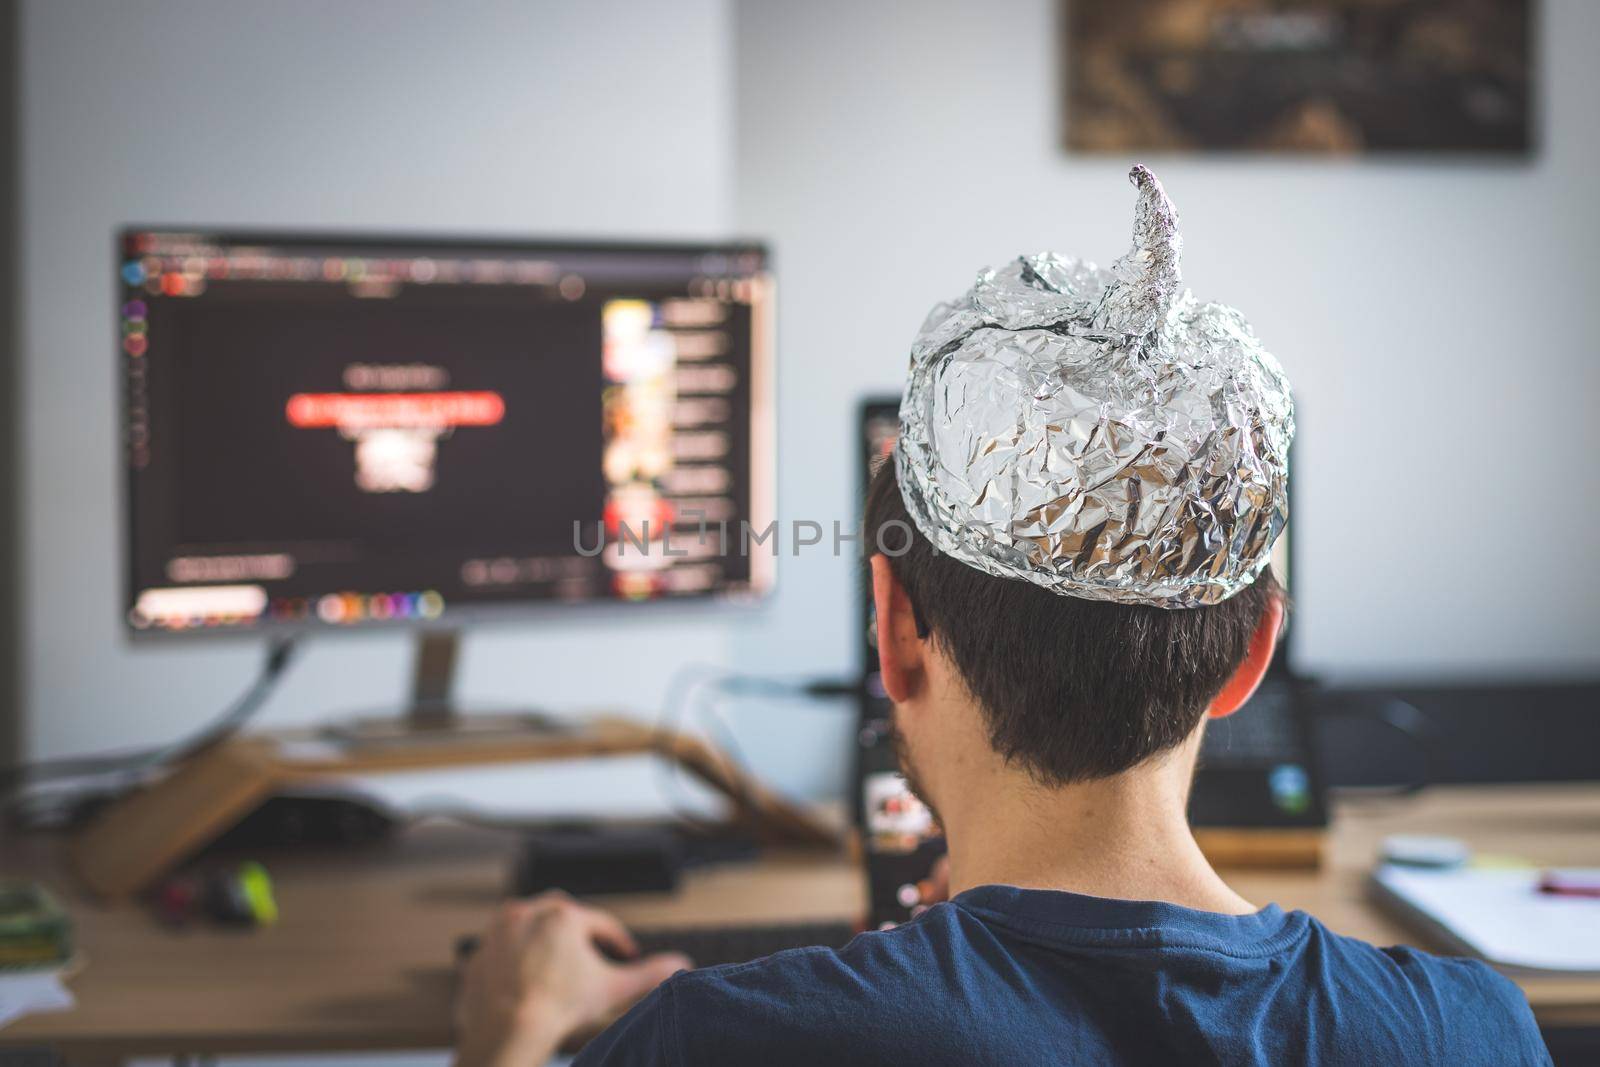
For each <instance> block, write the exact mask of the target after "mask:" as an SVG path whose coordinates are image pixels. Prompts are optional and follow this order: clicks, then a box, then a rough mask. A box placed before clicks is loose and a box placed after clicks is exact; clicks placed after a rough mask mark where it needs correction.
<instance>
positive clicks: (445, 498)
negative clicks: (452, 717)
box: [117, 229, 772, 632]
mask: <svg viewBox="0 0 1600 1067" xmlns="http://www.w3.org/2000/svg"><path fill="white" fill-rule="evenodd" d="M118 252H119V258H118V264H117V266H118V270H119V272H120V282H121V287H120V290H121V291H120V300H119V307H118V318H119V323H120V334H119V342H118V343H119V352H118V358H119V361H120V363H121V366H122V367H123V369H124V382H125V388H124V391H123V396H124V404H125V411H124V421H125V431H126V449H125V455H126V469H127V493H126V523H127V527H126V528H127V535H128V548H127V575H128V581H127V592H126V599H125V603H124V605H123V608H124V612H125V617H126V619H127V622H128V625H129V626H130V627H132V628H133V629H134V630H136V631H151V632H170V631H195V630H217V629H251V628H258V627H267V626H274V625H304V626H349V625H354V624H367V623H405V622H412V621H417V620H423V621H427V620H433V619H437V618H440V617H441V616H444V615H446V614H449V615H450V616H451V617H454V616H455V615H456V614H459V613H462V612H465V611H468V610H469V609H480V608H494V607H512V606H526V605H528V604H529V603H535V602H556V601H561V602H573V601H598V600H620V601H629V602H632V601H645V600H655V599H663V598H684V597H707V596H716V595H748V594H752V593H759V592H761V591H763V590H764V589H765V588H766V587H767V585H768V584H769V582H770V574H769V566H764V565H763V564H764V563H766V564H768V565H770V559H766V558H765V557H764V556H763V554H761V553H749V554H741V553H736V552H735V553H729V552H724V551H721V545H720V544H719V542H718V540H717V538H715V537H711V538H708V537H706V536H705V535H704V534H705V530H706V524H707V523H712V524H718V523H733V524H738V523H741V522H750V523H751V524H752V525H754V526H755V527H756V528H761V527H763V526H764V525H765V524H766V523H767V522H768V521H769V520H770V515H771V509H772V499H771V496H772V474H771V455H770V439H771V415H770V411H771V409H770V400H769V397H768V395H767V391H768V388H769V385H770V381H769V379H768V375H769V368H768V359H769V356H770V344H769V341H768V338H769V337H770V331H771V290H772V286H771V278H770V275H769V273H768V269H767V257H766V254H765V252H764V251H763V249H762V248H760V247H759V246H754V245H729V246H710V245H706V246H687V245H675V246H667V245H621V244H616V245H599V244H513V243H502V242H483V241H460V242H447V241H435V240H420V239H414V238H349V237H315V236H294V237H289V236H283V235H263V234H216V233H192V232H176V231H167V230H150V229H138V230H130V231H127V232H125V233H124V234H123V235H122V237H121V240H120V244H119V248H118ZM696 533H698V536H696ZM665 538H676V540H675V541H674V542H673V543H671V544H670V550H669V551H663V550H662V542H663V539H665Z"/></svg>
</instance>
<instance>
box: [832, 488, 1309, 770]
mask: <svg viewBox="0 0 1600 1067" xmlns="http://www.w3.org/2000/svg"><path fill="white" fill-rule="evenodd" d="M864 533H865V537H864V539H863V541H864V544H866V545H867V546H868V547H867V550H868V551H869V552H877V551H883V552H884V553H885V554H886V555H887V556H888V557H889V562H890V567H891V568H892V570H893V571H894V575H895V577H896V578H897V579H899V581H900V584H901V585H902V586H904V587H905V590H906V593H907V595H908V596H909V597H910V599H911V603H912V605H913V607H914V608H915V610H916V613H917V617H918V625H919V627H920V628H923V629H924V630H925V631H926V633H927V636H928V639H929V640H933V641H937V642H939V646H940V648H941V649H942V650H943V651H944V653H945V654H946V655H947V656H949V657H950V659H951V661H952V662H953V663H954V664H955V667H956V669H957V671H959V672H960V674H961V677H962V679H963V680H964V681H965V682H966V684H967V688H968V689H969V690H971V693H972V695H973V696H974V697H975V698H976V700H977V702H978V704H979V706H980V707H981V708H982V709H983V713H984V715H985V717H986V718H987V720H988V726H989V740H990V743H991V744H993V745H994V748H995V750H996V751H997V752H999V753H1000V754H1001V755H1002V756H1004V757H1005V758H1006V759H1007V760H1008V761H1011V762H1012V763H1014V764H1016V765H1018V766H1021V767H1023V768H1026V769H1027V770H1028V771H1029V772H1030V773H1032V774H1033V776H1034V777H1035V778H1037V779H1038V780H1039V781H1041V782H1043V783H1045V784H1047V785H1062V784H1066V783H1068V782H1079V781H1085V780H1088V779H1094V778H1104V777H1108V776H1110V775H1113V774H1118V773H1120V772H1122V771H1125V770H1127V769H1129V768H1130V767H1134V766H1137V765H1138V764H1140V763H1142V762H1144V761H1145V760H1147V759H1150V758H1151V757H1152V756H1155V755H1157V754H1159V753H1161V752H1165V751H1167V750H1168V749H1171V748H1173V747H1175V746H1176V745H1178V744H1180V743H1181V742H1182V741H1183V740H1184V739H1185V738H1186V737H1188V736H1189V735H1190V734H1191V733H1193V732H1194V729H1195V727H1196V726H1198V725H1199V724H1200V719H1201V717H1202V716H1203V715H1204V714H1205V711H1206V708H1207V706H1208V705H1209V704H1210V703H1211V701H1212V699H1214V698H1215V697H1216V695H1217V694H1218V693H1219V692H1220V691H1221V690H1222V687H1223V685H1224V684H1226V683H1227V681H1228V679H1229V678H1230V677H1232V675H1233V672H1234V671H1235V670H1236V669H1237V668H1238V666H1239V664H1240V663H1241V662H1243V660H1244V658H1245V653H1246V652H1247V650H1248V649H1249V646H1250V638H1251V635H1252V634H1254V632H1255V629H1256V626H1257V625H1258V623H1259V622H1260V620H1261V617H1262V613H1263V612H1264V611H1265V610H1266V609H1267V606H1268V605H1269V603H1270V602H1271V600H1272V598H1273V597H1276V596H1279V595H1281V594H1280V590H1279V588H1278V584H1277V582H1276V580H1275V579H1274V578H1273V577H1272V572H1271V570H1270V569H1269V570H1265V571H1263V572H1262V574H1261V577H1260V578H1258V579H1257V580H1256V581H1255V583H1254V584H1253V585H1251V586H1250V587H1249V588H1247V589H1244V590H1242V591H1240V592H1239V593H1236V594H1235V595H1234V596H1232V597H1230V598H1229V599H1227V600H1225V601H1223V602H1222V603H1220V604H1214V605H1211V606H1208V607H1200V608H1183V609H1167V608H1156V607H1145V606H1143V605H1136V604H1113V603H1106V602H1103V601H1097V600H1082V599H1079V598H1077V597H1069V596H1061V595H1059V594H1057V593H1052V592H1050V591H1049V590H1046V589H1042V588H1040V587H1039V586H1036V585H1033V584H1031V583H1029V582H1025V581H1021V580H1012V579H1007V578H997V577H995V576H993V575H990V574H985V573H984V572H982V571H980V570H977V569H975V568H973V567H969V566H967V565H966V564H964V563H961V562H959V561H958V560H955V559H953V558H951V557H950V556H947V555H945V554H943V553H941V552H938V551H937V550H935V549H934V547H933V546H932V545H931V544H930V543H929V542H928V540H927V538H925V537H923V536H922V534H921V533H920V532H919V531H918V530H917V529H916V527H915V525H914V524H913V523H912V522H911V518H910V516H909V515H908V514H907V512H906V507H905V503H904V501H903V500H902V499H901V497H900V487H899V485H898V484H897V482H896V480H895V471H894V463H893V462H892V461H891V462H888V463H885V464H883V466H882V467H881V468H879V470H878V472H877V474H876V475H875V476H874V477H873V479H872V484H871V486H870V487H869V489H868V491H867V505H866V524H865V531H864ZM908 539H909V544H908V543H907V542H908ZM902 548H903V549H904V551H901V550H902ZM869 587H870V586H869Z"/></svg>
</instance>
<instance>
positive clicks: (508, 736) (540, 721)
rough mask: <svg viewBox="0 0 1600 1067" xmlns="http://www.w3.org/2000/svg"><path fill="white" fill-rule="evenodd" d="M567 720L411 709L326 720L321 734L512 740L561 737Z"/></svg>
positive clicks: (350, 741) (345, 738)
mask: <svg viewBox="0 0 1600 1067" xmlns="http://www.w3.org/2000/svg"><path fill="white" fill-rule="evenodd" d="M573 730H574V727H573V725H572V724H571V723H568V722H563V721H562V720H561V719H558V718H556V717H554V716H552V715H546V714H545V713H543V712H539V711H525V712H505V711H501V712H489V713H485V712H480V713H476V714H474V713H469V712H462V711H459V710H457V709H455V708H450V709H448V710H443V711H441V710H440V709H437V708H428V709H419V708H412V709H411V710H410V711H408V712H406V714H405V715H404V716H396V717H394V718H386V717H383V716H372V717H367V718H359V719H351V720H349V721H348V722H338V723H330V724H329V725H328V726H325V727H323V728H322V730H321V731H319V732H320V734H321V736H322V737H324V738H325V739H327V740H329V741H336V742H338V743H340V744H343V745H355V746H366V745H408V744H422V745H437V744H439V742H441V741H445V740H459V741H513V740H532V739H535V738H540V737H565V736H569V735H570V734H572V733H573Z"/></svg>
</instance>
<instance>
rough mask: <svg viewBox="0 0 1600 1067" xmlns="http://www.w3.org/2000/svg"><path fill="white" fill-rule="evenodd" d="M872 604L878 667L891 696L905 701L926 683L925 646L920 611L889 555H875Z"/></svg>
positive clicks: (891, 698)
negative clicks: (921, 632)
mask: <svg viewBox="0 0 1600 1067" xmlns="http://www.w3.org/2000/svg"><path fill="white" fill-rule="evenodd" d="M872 606H873V609H874V611H875V612H876V613H877V624H876V625H877V629H878V670H879V672H880V676H881V677H882V679H883V689H884V692H886V693H887V694H888V695H889V699H890V700H892V701H894V702H895V703H897V704H900V703H904V702H905V701H907V700H909V699H911V697H912V696H914V695H915V694H916V691H917V690H918V689H919V688H920V687H921V685H922V677H923V671H924V669H925V667H924V661H923V656H924V655H925V650H924V647H923V643H922V639H921V638H919V637H918V636H917V619H916V612H915V611H914V610H912V607H911V598H910V597H909V596H907V595H906V589H905V586H903V585H901V584H900V579H898V578H896V577H895V576H894V569H893V568H892V567H890V566H889V557H888V556H885V555H884V554H883V553H881V552H879V553H877V554H876V555H874V556H873V557H872Z"/></svg>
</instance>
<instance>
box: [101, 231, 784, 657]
mask: <svg viewBox="0 0 1600 1067" xmlns="http://www.w3.org/2000/svg"><path fill="white" fill-rule="evenodd" d="M149 233H156V234H167V235H172V236H183V237H200V238H209V239H214V240H216V241H218V242H222V243H227V244H236V245H244V244H251V243H260V244H264V245H276V246H286V247H307V248H315V247H319V246H320V245H323V244H326V245H329V246H338V245H366V246H368V247H373V248H382V249H384V250H386V251H408V250H417V251H429V250H445V249H449V250H454V251H468V252H470V251H474V250H483V251H494V252H510V251H517V252H551V253H562V252H565V253H580V254H581V253H590V252H593V253H601V254H604V253H616V252H645V253H652V252H655V253H666V254H681V255H697V254H699V255H739V254H745V255H749V254H755V255H757V256H760V257H761V268H760V272H759V273H760V276H761V289H762V292H761V299H760V301H759V302H758V303H757V305H756V306H755V308H754V309H753V314H752V332H751V349H750V473H751V490H750V512H751V514H750V517H749V521H750V522H751V523H752V524H754V528H755V529H758V530H761V529H765V528H766V526H767V524H768V523H770V522H775V521H776V520H777V479H778V469H777V400H776V389H775V386H776V366H775V359H776V342H777V322H776V320H777V315H776V309H777V299H778V296H777V281H776V277H775V274H774V271H773V254H772V248H771V245H770V244H769V243H767V242H766V241H762V240H756V239H748V238H728V239H721V240H706V241H696V240H690V239H683V238H663V239H640V240H627V239H622V238H595V239H588V238H574V237H519V236H510V235H506V234H493V235H486V234H447V233H436V232H431V231H408V230H392V231H386V232H382V233H379V232H372V231H362V230H338V229H330V230H300V229H284V230H275V229H271V228H254V227H235V226H210V225H194V224H183V225H179V224H171V223H151V224H144V223H124V224H121V225H119V226H117V227H115V229H114V230H113V244H112V264H113V271H112V293H113V299H112V301H111V312H112V319H111V327H112V328H111V336H112V339H113V345H112V351H113V353H114V361H113V364H112V366H113V373H115V374H116V377H117V382H116V385H115V388H114V389H113V392H112V395H113V396H114V397H116V400H117V405H118V410H117V415H116V419H115V424H116V426H117V441H116V444H117V448H118V456H117V463H118V466H119V468H120V470H119V475H118V477H117V508H118V513H119V526H120V531H119V536H118V538H117V548H118V551H119V553H120V555H121V559H120V566H119V571H120V573H121V576H122V577H121V581H120V582H119V583H118V586H119V587H118V601H117V607H116V610H117V613H118V616H119V619H120V622H119V629H120V630H121V632H122V635H123V639H124V640H126V641H128V642H131V643H135V644H146V643H151V644H163V643H167V642H178V643H187V642H191V641H206V640H211V639H219V640H228V639H234V640H240V639H246V638H260V637H269V638H270V637H282V636H291V635H298V634H319V635H320V634H369V635H371V634H379V633H414V632H416V631H419V630H436V631H438V630H459V629H463V628H465V627H467V626H473V627H478V626H483V625H491V626H507V625H514V624H516V623H518V622H531V623H548V622H550V621H553V620H557V619H562V618H565V619H566V620H567V621H572V622H576V621H578V620H579V619H584V620H593V621H596V622H603V621H610V620H613V619H619V620H620V619H627V618H633V617H636V616H637V614H638V612H639V611H640V609H641V608H647V613H648V614H650V615H652V616H654V617H655V618H656V619H657V621H659V620H660V618H661V617H663V616H669V615H673V614H683V615H685V616H691V615H693V616H698V615H701V614H703V613H705V612H707V611H712V610H715V611H727V610H729V609H741V610H753V609H755V608H757V607H760V606H761V605H763V604H766V603H768V602H770V601H771V599H772V596H773V593H774V592H775V590H776V587H777V559H776V557H775V556H773V557H768V556H766V555H764V554H761V553H756V554H754V555H752V556H751V568H750V585H749V588H747V589H739V590H725V591H720V592H715V593H707V594H704V595H699V596H692V597H681V596H680V597H656V598H652V599H649V600H639V601H631V600H622V599H619V598H613V597H606V598H603V599H602V598H594V599H590V600H561V599H557V598H529V599H524V600H516V601H508V602H504V603H470V602H469V603H463V604H459V605H456V604H450V603H447V604H446V606H445V611H444V613H443V614H442V615H440V616H439V617H438V618H435V619H362V620H361V621H360V622H355V623H327V622H323V621H321V620H319V619H314V618H308V619H298V620H288V619H261V620H258V621H256V622H254V623H250V624H248V625H239V626H214V627H212V626H200V627H192V628H184V629H174V628H167V627H157V626H152V627H148V628H141V627H138V626H135V625H134V624H133V622H132V620H131V619H130V618H129V617H128V616H129V611H130V609H131V605H132V604H133V603H134V599H135V597H136V595H137V591H136V588H135V580H134V573H133V558H134V552H133V540H134V526H135V523H134V519H133V494H134V486H133V477H134V471H133V467H132V465H131V464H130V463H129V462H128V454H127V448H128V439H129V433H130V429H131V427H130V424H129V400H130V382H129V376H128V374H127V373H126V364H125V361H126V358H127V357H126V355H125V354H124V353H123V352H122V349H121V347H120V346H118V345H117V344H116V343H115V342H116V341H117V340H118V339H119V336H120V309H121V306H122V303H123V284H122V281H121V276H120V266H121V264H122V262H123V261H124V259H125V258H126V251H125V249H126V246H127V240H128V238H129V237H131V236H133V235H135V234H149Z"/></svg>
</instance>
